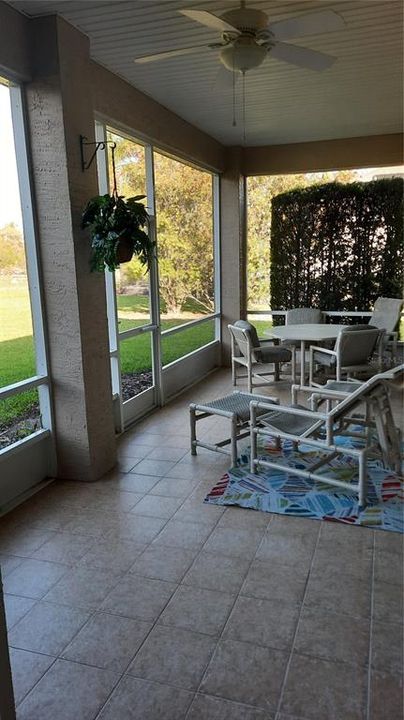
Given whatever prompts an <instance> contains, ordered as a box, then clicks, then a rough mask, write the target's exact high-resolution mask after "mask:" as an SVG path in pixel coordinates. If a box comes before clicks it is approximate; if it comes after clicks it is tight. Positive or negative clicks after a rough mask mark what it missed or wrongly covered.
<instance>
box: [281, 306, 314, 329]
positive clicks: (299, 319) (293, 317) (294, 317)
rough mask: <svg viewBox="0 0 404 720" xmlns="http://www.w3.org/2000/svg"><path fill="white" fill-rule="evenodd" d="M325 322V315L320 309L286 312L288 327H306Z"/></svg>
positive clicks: (293, 309) (303, 308) (301, 308)
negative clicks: (307, 324) (309, 324)
mask: <svg viewBox="0 0 404 720" xmlns="http://www.w3.org/2000/svg"><path fill="white" fill-rule="evenodd" d="M321 322H323V313H322V311H321V310H319V309H318V308H306V307H299V308H292V309H291V310H287V312H286V325H305V324H306V323H321Z"/></svg>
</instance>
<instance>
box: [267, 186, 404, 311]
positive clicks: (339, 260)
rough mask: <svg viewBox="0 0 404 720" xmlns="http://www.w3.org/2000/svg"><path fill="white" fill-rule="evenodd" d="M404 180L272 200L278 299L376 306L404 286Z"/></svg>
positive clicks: (282, 305) (332, 306)
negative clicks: (381, 297)
mask: <svg viewBox="0 0 404 720" xmlns="http://www.w3.org/2000/svg"><path fill="white" fill-rule="evenodd" d="M403 191H404V181H403V180H402V179H401V178H387V179H382V180H375V181H372V182H367V183H364V182H355V183H351V184H349V185H345V184H340V183H327V184H326V185H317V186H314V187H309V188H302V189H298V190H293V191H291V192H287V193H283V194H282V195H278V196H276V197H275V198H274V199H273V201H272V231H271V305H272V307H273V309H279V310H282V309H287V308H291V307H319V308H322V309H324V310H347V311H349V310H351V311H352V310H356V309H360V310H369V309H370V308H371V307H372V305H373V303H374V301H375V300H376V298H377V297H378V296H380V295H383V296H387V297H397V296H398V297H400V296H401V292H402V286H403V259H404V244H403V209H404V207H403Z"/></svg>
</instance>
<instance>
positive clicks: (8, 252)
mask: <svg viewBox="0 0 404 720" xmlns="http://www.w3.org/2000/svg"><path fill="white" fill-rule="evenodd" d="M15 270H25V250H24V239H23V236H22V233H21V230H20V229H19V227H18V226H17V225H15V224H14V223H8V224H7V225H4V226H3V227H2V228H0V273H5V272H13V271H15Z"/></svg>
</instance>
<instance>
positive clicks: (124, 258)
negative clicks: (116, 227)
mask: <svg viewBox="0 0 404 720" xmlns="http://www.w3.org/2000/svg"><path fill="white" fill-rule="evenodd" d="M133 251H134V249H133V241H132V240H131V239H130V238H128V237H123V238H121V239H120V240H118V243H117V246H116V261H117V263H118V264H119V265H122V263H127V262H130V261H131V260H132V258H133Z"/></svg>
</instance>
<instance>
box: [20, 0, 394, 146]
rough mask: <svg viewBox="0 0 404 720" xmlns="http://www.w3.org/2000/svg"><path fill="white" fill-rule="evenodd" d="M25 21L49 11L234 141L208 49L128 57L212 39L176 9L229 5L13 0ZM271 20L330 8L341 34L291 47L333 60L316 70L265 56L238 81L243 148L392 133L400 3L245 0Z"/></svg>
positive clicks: (228, 103) (110, 61)
mask: <svg viewBox="0 0 404 720" xmlns="http://www.w3.org/2000/svg"><path fill="white" fill-rule="evenodd" d="M10 4H11V5H13V6H14V7H15V8H17V9H18V10H20V11H21V12H24V13H26V14H27V15H29V16H37V15H44V14H49V13H55V12H56V13H59V14H60V15H62V16H63V17H64V18H65V19H66V20H68V21H69V22H70V23H72V24H73V25H75V26H76V27H77V28H79V29H80V30H82V31H83V32H84V33H86V34H87V35H88V36H89V37H90V41H91V54H92V57H93V58H94V59H95V60H96V61H97V62H99V63H101V64H102V65H104V66H105V67H107V68H108V69H110V70H112V71H113V72H114V73H116V74H117V75H120V76H121V77H123V78H125V79H126V80H127V81H128V82H130V83H131V84H133V85H134V86H135V87H137V88H139V89H140V90H142V91H143V92H145V93H147V94H148V95H149V96H151V97H153V98H154V99H155V100H157V101H158V102H160V103H162V104H163V105H165V106H166V107H168V108H170V110H173V111H174V112H175V113H177V114H178V115H180V116H182V117H183V118H185V119H186V120H188V121H189V122H191V123H193V124H194V125H196V126H197V127H199V128H201V129H202V130H204V131H206V132H207V133H209V134H210V135H212V136H213V137H215V138H217V139H218V140H219V141H221V142H222V143H224V144H226V145H236V144H241V143H242V122H241V105H242V103H241V83H238V86H239V87H238V93H237V111H238V126H237V127H235V128H234V127H232V92H231V89H228V90H226V91H223V90H219V91H218V90H217V89H216V90H215V88H214V83H215V77H216V75H217V72H218V70H219V68H220V67H221V65H220V62H219V57H218V51H212V50H201V51H200V52H198V53H195V54H193V55H188V56H182V57H176V58H171V59H167V60H165V61H162V62H155V63H150V64H147V65H135V63H134V62H133V59H134V57H137V56H141V55H146V54H152V53H157V52H162V51H164V50H169V49H173V48H181V47H187V46H190V45H194V44H203V43H205V42H206V43H209V42H215V41H217V40H219V37H220V36H219V34H218V33H217V32H215V31H213V30H210V29H208V28H204V27H203V26H202V25H199V24H198V23H196V22H194V21H192V20H190V19H189V18H186V17H184V16H182V15H180V14H179V13H178V9H179V8H185V7H195V8H201V9H205V10H210V11H211V12H215V13H216V14H220V13H221V12H224V11H225V10H229V9H231V8H234V7H237V5H238V2H237V0H234V2H233V0H214V1H209V2H206V1H204V0H199V1H196V0H165V1H161V0H131V1H130V2H119V1H118V0H114V1H113V2H111V1H110V2H101V1H99V0H80V1H78V2H77V1H74V2H73V1H70V0H54V1H53V2H48V0H14V1H12V2H11V3H10ZM247 5H248V6H250V7H255V8H259V9H261V10H264V11H265V12H266V13H268V15H269V17H270V19H271V20H272V21H277V20H282V19H284V18H288V17H293V16H295V15H299V14H302V13H307V12H313V11H318V10H321V9H323V8H331V9H333V10H335V11H336V12H338V13H340V14H341V15H342V16H343V18H344V20H345V22H346V27H345V29H344V30H340V31H338V32H333V33H329V34H324V35H312V36H310V37H309V36H307V37H305V38H299V39H298V40H295V41H292V42H294V43H295V44H298V45H302V46H305V47H309V48H313V49H314V50H320V51H322V52H327V53H329V54H331V55H335V56H337V57H338V61H337V62H336V63H335V65H334V66H333V67H331V68H329V69H328V70H325V71H324V72H322V73H319V72H313V71H309V70H303V69H300V68H296V67H293V66H292V65H288V64H285V63H283V62H280V61H278V60H275V59H271V58H270V57H269V58H267V59H266V60H265V62H264V64H263V65H262V66H261V67H259V68H258V69H255V70H252V71H250V72H249V73H247V75H246V130H247V133H246V144H247V145H269V144H277V143H289V142H301V141H311V140H324V139H330V138H344V137H354V136H361V135H380V134H384V133H396V132H401V131H402V127H403V115H402V112H403V111H402V108H403V17H402V3H401V0H342V1H341V0H334V1H332V0H250V1H249V2H248V3H247Z"/></svg>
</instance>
